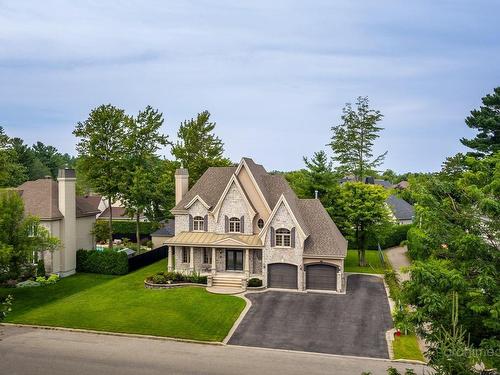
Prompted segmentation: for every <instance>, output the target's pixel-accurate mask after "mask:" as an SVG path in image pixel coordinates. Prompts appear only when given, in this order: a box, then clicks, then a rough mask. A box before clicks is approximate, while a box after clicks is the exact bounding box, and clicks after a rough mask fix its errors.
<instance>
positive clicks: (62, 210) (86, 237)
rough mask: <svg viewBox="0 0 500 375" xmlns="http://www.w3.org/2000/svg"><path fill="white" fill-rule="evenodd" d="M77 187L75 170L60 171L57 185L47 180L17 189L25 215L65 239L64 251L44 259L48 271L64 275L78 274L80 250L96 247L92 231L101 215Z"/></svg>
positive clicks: (52, 233)
mask: <svg viewBox="0 0 500 375" xmlns="http://www.w3.org/2000/svg"><path fill="white" fill-rule="evenodd" d="M75 185H76V175H75V171H74V169H60V170H59V175H58V178H57V182H56V181H53V180H52V178H50V177H47V178H43V179H39V180H36V181H28V182H25V183H24V184H22V185H21V186H19V187H18V188H17V190H18V191H19V192H20V194H21V197H22V199H23V201H24V211H25V213H26V214H28V215H32V216H36V217H38V218H39V219H40V224H41V225H43V226H44V227H45V228H47V229H48V231H49V232H50V234H51V235H52V236H54V237H57V238H59V239H60V240H61V248H60V249H59V250H57V251H55V252H54V253H53V254H49V253H47V254H45V259H44V260H45V267H46V269H47V271H49V272H53V273H57V274H59V275H60V276H68V275H71V274H73V273H75V268H76V251H77V249H92V248H94V238H93V236H92V234H91V231H92V227H93V225H94V223H95V220H96V214H97V213H98V212H97V211H96V209H95V208H94V207H93V206H92V205H90V204H89V203H88V202H87V201H86V199H85V198H83V197H77V196H76V190H75Z"/></svg>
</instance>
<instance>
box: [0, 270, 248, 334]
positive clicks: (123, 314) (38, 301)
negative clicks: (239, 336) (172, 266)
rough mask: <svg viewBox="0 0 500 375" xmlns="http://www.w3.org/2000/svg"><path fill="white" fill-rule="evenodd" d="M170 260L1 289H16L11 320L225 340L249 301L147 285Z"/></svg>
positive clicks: (0, 291)
mask: <svg viewBox="0 0 500 375" xmlns="http://www.w3.org/2000/svg"><path fill="white" fill-rule="evenodd" d="M165 267H166V262H165V261H160V262H158V263H155V264H152V265H151V266H148V267H145V268H143V269H140V270H138V271H136V272H133V273H131V274H128V275H125V276H105V275H95V274H84V273H82V274H77V275H74V276H71V277H67V278H65V279H62V280H61V281H59V282H58V283H57V284H55V285H51V286H46V287H38V288H26V289H21V288H18V289H0V296H1V295H5V294H8V293H10V294H13V295H14V304H13V306H12V312H11V314H10V315H8V317H7V319H6V322H10V323H25V324H37V325H46V326H60V327H71V328H83V329H93V330H99V331H112V332H124V333H138V334H148V335H155V336H169V337H178V338H185V339H194V340H205V341H222V340H223V339H224V337H225V336H226V335H227V333H228V332H229V330H230V329H231V327H232V325H233V323H234V322H235V320H236V319H237V318H238V316H239V315H240V313H241V311H242V310H243V308H244V307H245V302H244V301H243V300H242V299H241V298H238V297H234V296H225V295H215V294H210V293H208V292H207V291H206V290H205V289H204V288H199V287H185V288H176V289H170V290H165V289H163V290H152V289H145V288H144V284H143V281H144V279H145V278H146V277H147V276H149V275H152V274H154V273H155V272H158V271H161V270H164V269H165Z"/></svg>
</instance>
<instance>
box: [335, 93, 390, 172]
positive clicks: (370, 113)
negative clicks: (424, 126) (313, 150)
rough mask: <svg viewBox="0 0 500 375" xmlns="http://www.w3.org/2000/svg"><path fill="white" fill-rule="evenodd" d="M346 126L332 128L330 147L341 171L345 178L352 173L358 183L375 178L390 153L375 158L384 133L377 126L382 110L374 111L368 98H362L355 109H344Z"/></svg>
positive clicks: (351, 107) (348, 106) (343, 121)
mask: <svg viewBox="0 0 500 375" xmlns="http://www.w3.org/2000/svg"><path fill="white" fill-rule="evenodd" d="M342 112H343V113H342V123H341V124H340V125H337V126H334V127H332V132H333V135H332V139H331V142H330V144H329V145H330V146H331V148H332V150H333V153H334V156H333V159H334V160H335V161H337V162H338V164H339V166H338V168H337V171H338V172H339V173H341V174H342V175H344V176H345V175H349V174H352V175H354V176H355V177H356V180H357V181H363V178H364V177H365V176H368V175H373V174H374V172H375V169H376V168H377V167H379V166H380V165H381V164H382V163H383V161H384V159H385V156H386V154H387V151H386V152H384V153H383V154H381V155H379V156H377V157H375V158H373V145H374V142H375V140H376V139H377V138H378V137H379V132H380V131H381V130H383V128H381V127H380V126H378V125H377V124H378V123H379V122H380V121H381V120H382V118H383V115H382V114H381V113H380V111H377V110H373V109H370V106H369V101H368V98H367V97H361V96H360V97H358V99H357V101H356V105H355V108H353V106H352V104H351V103H347V104H346V105H345V107H344V108H343V110H342Z"/></svg>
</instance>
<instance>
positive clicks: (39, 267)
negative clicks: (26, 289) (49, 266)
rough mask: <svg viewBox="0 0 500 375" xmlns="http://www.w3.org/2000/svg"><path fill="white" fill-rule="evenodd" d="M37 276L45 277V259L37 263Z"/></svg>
mask: <svg viewBox="0 0 500 375" xmlns="http://www.w3.org/2000/svg"><path fill="white" fill-rule="evenodd" d="M36 275H37V276H45V262H44V261H43V259H40V260H39V261H38V262H37V263H36Z"/></svg>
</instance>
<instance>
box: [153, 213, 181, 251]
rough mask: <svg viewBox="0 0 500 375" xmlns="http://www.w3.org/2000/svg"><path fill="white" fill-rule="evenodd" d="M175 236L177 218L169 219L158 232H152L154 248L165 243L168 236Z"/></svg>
mask: <svg viewBox="0 0 500 375" xmlns="http://www.w3.org/2000/svg"><path fill="white" fill-rule="evenodd" d="M173 236H175V219H169V220H167V222H166V223H165V224H164V225H163V226H162V227H161V228H160V229H158V230H157V231H156V232H153V233H151V242H153V249H156V248H157V247H160V246H163V245H165V243H166V241H167V240H168V238H170V237H173Z"/></svg>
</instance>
